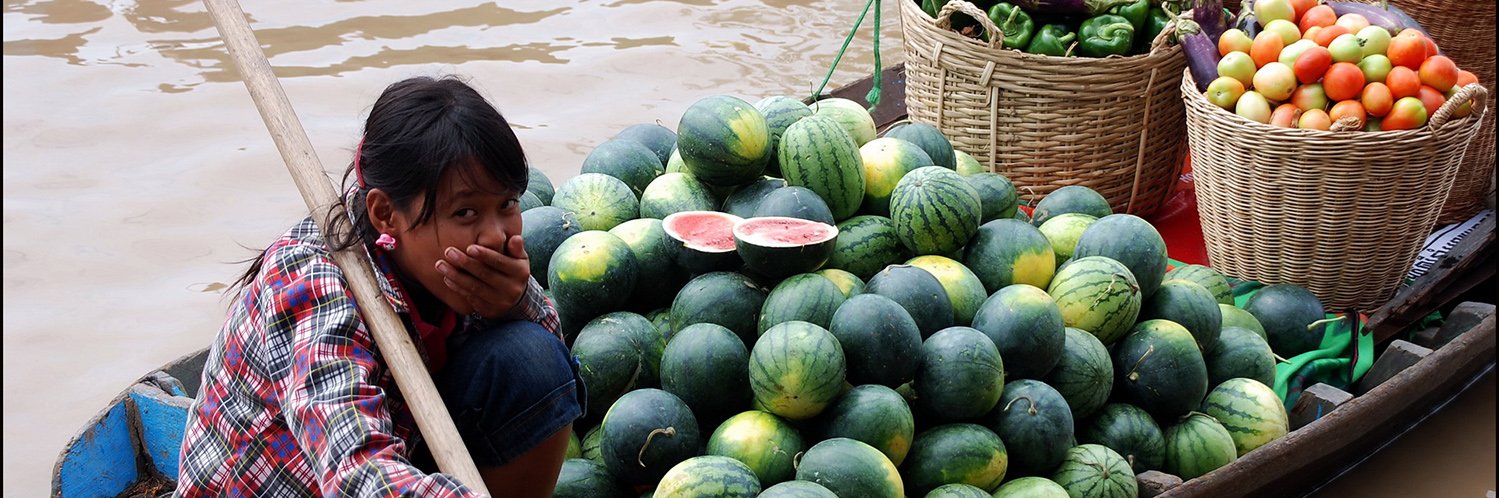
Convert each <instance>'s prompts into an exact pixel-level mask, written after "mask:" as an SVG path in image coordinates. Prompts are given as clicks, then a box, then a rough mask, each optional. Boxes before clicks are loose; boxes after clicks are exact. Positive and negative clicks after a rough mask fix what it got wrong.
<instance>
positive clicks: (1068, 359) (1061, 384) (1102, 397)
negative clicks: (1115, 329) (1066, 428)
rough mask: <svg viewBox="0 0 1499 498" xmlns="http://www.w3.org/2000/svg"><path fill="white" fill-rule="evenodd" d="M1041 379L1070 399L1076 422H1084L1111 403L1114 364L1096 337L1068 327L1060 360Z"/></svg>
mask: <svg viewBox="0 0 1499 498" xmlns="http://www.w3.org/2000/svg"><path fill="white" fill-rule="evenodd" d="M1041 380H1042V381H1045V382H1046V383H1047V384H1049V385H1051V386H1052V387H1054V388H1056V390H1057V392H1058V393H1060V394H1061V395H1062V397H1063V398H1065V399H1066V400H1067V406H1069V407H1071V408H1072V418H1073V420H1082V419H1083V418H1085V417H1087V416H1089V415H1092V414H1093V412H1094V411H1097V410H1098V409H1099V408H1101V407H1103V404H1104V403H1105V402H1107V401H1108V400H1109V392H1110V390H1111V389H1112V388H1113V387H1114V362H1113V361H1112V360H1110V359H1109V349H1108V348H1106V347H1104V346H1103V343H1102V342H1099V341H1098V338H1097V337H1093V334H1089V333H1088V332H1087V331H1083V330H1078V329H1075V328H1071V327H1068V328H1067V341H1066V346H1065V347H1064V348H1062V358H1061V360H1060V361H1058V362H1057V366H1056V368H1053V369H1051V372H1049V373H1047V374H1046V376H1045V377H1042V378H1041Z"/></svg>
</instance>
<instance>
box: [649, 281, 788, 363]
mask: <svg viewBox="0 0 1499 498" xmlns="http://www.w3.org/2000/svg"><path fill="white" fill-rule="evenodd" d="M765 297H766V292H765V289H764V288H762V287H760V285H759V284H756V283H755V281H753V280H750V278H749V277H746V276H744V275H741V274H738V273H731V272H714V273H705V274H702V275H698V276H697V277H696V278H693V279H692V280H690V281H688V282H687V285H685V286H683V287H682V290H681V291H679V292H677V298H676V299H675V300H673V301H672V303H671V324H672V327H674V328H675V329H676V330H682V329H684V328H687V326H688V325H692V324H694V323H713V324H718V325H722V326H724V328H727V329H729V330H731V331H733V332H734V334H735V335H738V336H739V339H740V340H742V341H744V344H745V347H749V346H750V345H752V344H754V343H755V337H756V333H755V332H756V327H757V324H758V322H759V316H760V307H761V306H764V305H765Z"/></svg>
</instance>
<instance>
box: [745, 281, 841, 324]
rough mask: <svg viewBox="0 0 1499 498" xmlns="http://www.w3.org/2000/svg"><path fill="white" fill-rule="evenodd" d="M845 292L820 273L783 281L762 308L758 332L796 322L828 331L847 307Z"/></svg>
mask: <svg viewBox="0 0 1499 498" xmlns="http://www.w3.org/2000/svg"><path fill="white" fill-rule="evenodd" d="M845 299H846V298H845V297H843V291H842V290H839V289H838V286H837V285H835V284H833V281H831V280H828V279H827V278H824V277H823V276H822V275H818V274H816V273H803V274H800V275H794V276H792V277H790V278H787V279H786V280H782V281H781V283H780V284H778V285H776V287H775V289H772V290H771V291H770V296H769V297H766V298H765V304H764V305H763V306H761V307H760V325H759V327H758V332H759V333H760V334H764V333H765V331H766V330H768V329H770V327H772V326H775V325H780V324H782V323H785V322H790V321H793V320H800V321H803V322H810V323H812V324H815V325H817V326H819V327H823V328H827V327H829V326H831V325H832V323H833V313H834V312H836V311H838V307H839V306H842V305H843V301H844V300H845Z"/></svg>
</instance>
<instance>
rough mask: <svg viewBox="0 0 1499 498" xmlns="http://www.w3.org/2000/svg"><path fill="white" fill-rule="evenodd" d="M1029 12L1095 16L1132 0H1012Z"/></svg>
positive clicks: (1132, 1) (1127, 3) (1132, 0)
mask: <svg viewBox="0 0 1499 498" xmlns="http://www.w3.org/2000/svg"><path fill="white" fill-rule="evenodd" d="M1011 3H1014V4H1015V5H1019V6H1020V7H1021V8H1023V9H1025V11H1026V12H1027V13H1030V14H1057V15H1082V16H1087V17H1092V16H1096V15H1099V14H1103V13H1106V12H1108V10H1109V9H1112V8H1114V7H1117V6H1120V5H1129V4H1131V3H1134V0H1012V1H1011Z"/></svg>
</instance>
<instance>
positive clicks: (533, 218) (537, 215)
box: [520, 206, 583, 285]
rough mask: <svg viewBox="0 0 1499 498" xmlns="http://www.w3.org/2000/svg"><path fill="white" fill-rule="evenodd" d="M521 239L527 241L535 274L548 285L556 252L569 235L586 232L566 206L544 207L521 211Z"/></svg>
mask: <svg viewBox="0 0 1499 498" xmlns="http://www.w3.org/2000/svg"><path fill="white" fill-rule="evenodd" d="M520 219H521V240H524V241H525V243H526V256H527V257H528V260H527V261H528V262H530V264H531V275H533V276H535V277H536V280H538V281H540V283H541V284H542V285H546V284H547V278H546V275H547V264H548V263H550V262H551V261H552V253H554V252H557V247H558V246H560V245H562V241H564V240H567V238H568V237H572V236H574V235H577V234H578V233H580V232H582V231H583V227H582V226H581V225H580V224H578V218H577V217H576V216H573V214H572V213H569V212H567V211H563V210H562V208H559V207H552V206H542V207H539V208H536V209H531V210H528V211H526V212H523V213H521V214H520Z"/></svg>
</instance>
